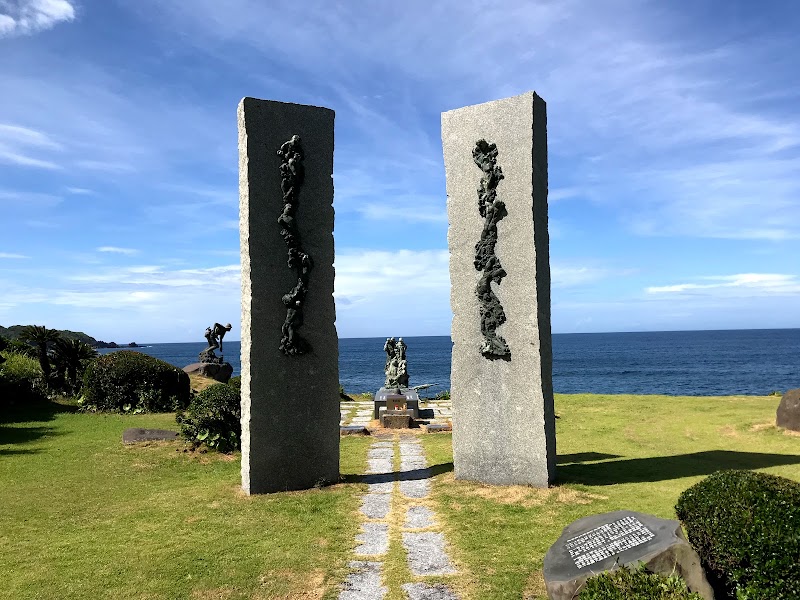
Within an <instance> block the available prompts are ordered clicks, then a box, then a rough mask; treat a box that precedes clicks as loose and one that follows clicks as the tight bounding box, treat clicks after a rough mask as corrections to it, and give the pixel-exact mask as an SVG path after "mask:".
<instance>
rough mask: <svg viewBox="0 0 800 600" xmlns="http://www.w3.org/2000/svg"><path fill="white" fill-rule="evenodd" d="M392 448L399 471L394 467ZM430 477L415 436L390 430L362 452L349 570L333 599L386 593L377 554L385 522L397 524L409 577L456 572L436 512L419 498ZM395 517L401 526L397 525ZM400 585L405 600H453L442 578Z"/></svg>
mask: <svg viewBox="0 0 800 600" xmlns="http://www.w3.org/2000/svg"><path fill="white" fill-rule="evenodd" d="M397 450H399V453H400V471H399V472H395V471H394V461H395V456H396V452H397ZM430 477H431V473H430V469H428V466H427V462H426V460H425V453H424V451H423V449H422V445H421V444H420V443H419V441H418V440H417V439H416V438H415V436H410V435H396V436H395V437H394V439H393V440H391V441H390V440H389V439H388V438H386V439H383V440H379V441H375V442H374V443H373V444H372V446H371V447H370V449H369V452H368V454H367V475H366V476H365V477H364V481H365V482H366V483H367V493H366V494H364V496H363V497H362V499H361V515H362V518H363V522H362V524H361V533H359V534H358V535H357V536H356V541H357V542H358V546H357V547H356V548H355V550H354V553H355V555H356V560H353V561H351V562H350V569H351V570H352V572H351V573H350V575H349V576H348V577H347V580H346V581H345V582H344V584H342V589H341V592H340V594H339V600H373V599H374V600H380V599H382V598H384V597H385V596H386V594H387V593H388V592H389V590H388V588H387V587H386V586H385V585H383V582H382V569H383V560H382V559H383V557H384V556H385V555H386V553H387V552H388V551H389V544H390V535H389V532H390V528H391V527H399V529H400V531H399V533H400V536H399V537H400V539H401V543H402V545H403V549H404V550H405V554H406V561H407V563H408V568H409V570H410V571H411V573H412V575H413V576H414V578H415V579H424V578H425V577H427V576H432V575H451V574H454V573H456V569H455V567H454V566H453V563H452V562H451V560H450V557H449V556H448V554H447V543H446V541H445V537H444V533H443V532H442V531H441V524H440V522H439V520H438V519H437V517H436V513H435V512H434V511H433V510H432V509H431V508H430V506H429V505H428V504H425V503H424V501H425V500H427V499H428V496H429V494H430V489H431V481H430ZM398 516H401V517H402V519H398V518H397V517H398ZM401 521H402V525H397V523H400V522H401ZM393 523H394V525H393ZM395 539H397V537H396V538H395ZM401 587H402V589H403V591H404V592H405V595H406V597H407V598H408V599H409V600H458V596H456V595H455V594H454V593H453V592H452V591H451V590H450V588H449V587H448V586H447V585H446V584H443V583H438V584H434V585H432V584H429V583H426V582H425V581H424V580H423V581H412V582H408V583H404V584H402V585H401Z"/></svg>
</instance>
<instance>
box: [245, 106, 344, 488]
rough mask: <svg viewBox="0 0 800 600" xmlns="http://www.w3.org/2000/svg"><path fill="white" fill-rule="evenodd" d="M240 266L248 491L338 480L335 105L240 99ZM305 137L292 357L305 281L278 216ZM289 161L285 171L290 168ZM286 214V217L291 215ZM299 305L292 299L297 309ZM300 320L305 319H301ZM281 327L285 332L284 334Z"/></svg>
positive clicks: (296, 218)
mask: <svg viewBox="0 0 800 600" xmlns="http://www.w3.org/2000/svg"><path fill="white" fill-rule="evenodd" d="M238 118H239V192H240V204H239V223H240V239H241V262H242V342H241V347H242V488H243V489H244V490H245V491H246V492H247V493H250V494H255V493H266V492H279V491H283V490H297V489H305V488H310V487H312V486H315V485H320V484H324V483H328V482H334V481H336V480H337V479H338V477H339V365H338V359H339V349H338V338H337V336H336V327H335V325H334V321H335V318H336V315H335V308H334V303H333V276H334V274H333V258H334V251H333V206H332V203H333V181H332V178H331V177H332V173H333V120H334V113H333V111H332V110H330V109H327V108H319V107H315V106H303V105H299V104H287V103H283V102H272V101H267V100H256V99H255V98H245V99H244V100H242V101H241V103H240V104H239V110H238ZM295 135H297V136H300V140H299V145H300V146H301V147H302V151H301V152H302V168H303V170H304V177H303V179H302V184H301V185H298V186H296V187H297V188H298V189H297V190H296V201H295V203H294V204H295V205H296V212H295V214H294V216H293V218H294V221H293V223H294V225H293V227H295V228H296V231H297V233H298V234H299V236H296V237H299V239H300V241H301V244H302V250H303V251H304V252H305V253H307V254H308V255H309V256H310V257H311V261H312V265H313V268H312V269H311V270H310V271H309V272H308V275H307V288H308V291H307V293H305V295H304V297H303V302H302V315H301V316H300V315H295V316H294V317H293V318H292V319H291V321H292V323H293V324H294V326H295V327H294V329H295V333H296V334H298V335H299V337H300V338H302V340H303V344H304V345H305V346H307V351H306V353H304V354H297V355H287V354H285V353H284V351H283V350H282V349H281V347H282V345H283V341H282V338H283V339H285V335H284V334H285V323H286V322H287V306H286V305H285V304H284V301H283V298H284V296H285V295H286V294H289V293H290V292H292V290H293V289H295V288H296V286H297V285H298V279H299V277H300V275H299V272H298V270H297V268H291V267H289V266H288V265H287V257H288V246H287V241H285V239H284V237H285V234H284V235H282V233H281V230H282V229H283V228H285V226H283V225H280V224H279V222H278V218H279V217H281V215H282V212H283V211H284V209H285V203H284V193H285V192H286V190H285V189H282V175H283V176H284V177H283V184H284V187H286V182H285V181H286V180H285V175H286V171H287V168H289V167H291V168H295V167H294V166H292V165H289V167H287V162H286V160H285V159H284V158H283V157H282V156H279V155H278V151H279V150H280V149H281V148H282V147H284V148H285V147H286V146H285V144H286V142H289V141H290V140H291V139H292V137H293V136H295ZM282 163H283V164H284V166H283V171H282V166H281V165H282ZM284 218H285V217H284ZM293 305H294V304H293V303H292V306H293ZM298 317H299V318H298ZM282 329H283V330H282Z"/></svg>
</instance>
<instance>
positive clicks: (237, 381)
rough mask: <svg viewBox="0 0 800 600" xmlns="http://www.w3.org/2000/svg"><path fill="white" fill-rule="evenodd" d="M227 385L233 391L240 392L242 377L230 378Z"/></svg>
mask: <svg viewBox="0 0 800 600" xmlns="http://www.w3.org/2000/svg"><path fill="white" fill-rule="evenodd" d="M228 385H229V386H231V387H232V388H234V389H237V390H239V391H241V389H242V376H241V375H237V376H236V377H231V378H230V379H228Z"/></svg>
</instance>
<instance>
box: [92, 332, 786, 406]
mask: <svg viewBox="0 0 800 600" xmlns="http://www.w3.org/2000/svg"><path fill="white" fill-rule="evenodd" d="M403 339H404V341H405V342H406V343H407V344H408V350H407V357H408V372H409V375H410V384H411V385H412V386H413V385H422V384H427V383H430V384H433V386H432V387H431V388H429V389H427V390H425V391H424V392H423V395H426V396H433V395H435V394H436V393H438V392H441V391H443V390H447V389H450V353H451V348H452V345H451V342H450V338H449V337H447V336H432V337H409V338H403ZM384 341H385V338H344V339H340V340H339V381H340V383H341V384H342V386H344V389H345V391H346V392H347V393H360V392H374V391H375V390H377V389H378V388H379V387H380V386H381V385H382V384H383V379H384V376H383V366H384V362H385V357H386V355H385V354H384V352H383V343H384ZM223 346H224V349H225V353H224V356H225V359H226V360H227V361H228V362H230V363H231V365H233V369H234V375H238V374H239V373H240V362H239V350H240V347H239V342H233V341H230V342H229V341H225V342H224V344H223ZM205 347H206V344H205V342H198V343H193V342H192V343H173V344H143V347H142V348H137V350H138V351H140V352H144V353H145V354H149V355H151V356H155V357H157V358H160V359H162V360H164V361H166V362H168V363H170V364H173V365H175V366H177V367H184V366H186V365H188V364H190V363H193V362H197V355H198V354H199V353H200V351H201V350H203V349H204V348H205ZM110 351H112V350H107V349H103V350H100V353H101V354H105V353H107V352H110ZM796 387H800V329H748V330H727V331H660V332H650V333H568V334H554V335H553V388H554V390H555V391H556V392H557V393H565V394H575V393H584V392H587V393H600V394H666V395H673V396H683V395H686V396H729V395H757V396H760V395H766V394H769V393H771V392H773V391H776V390H777V391H780V392H785V391H786V390H787V389H791V388H796Z"/></svg>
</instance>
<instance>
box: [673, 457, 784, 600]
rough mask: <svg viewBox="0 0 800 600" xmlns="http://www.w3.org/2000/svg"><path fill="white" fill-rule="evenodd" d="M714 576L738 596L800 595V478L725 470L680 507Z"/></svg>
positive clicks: (746, 599) (779, 598) (773, 598)
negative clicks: (797, 480)
mask: <svg viewBox="0 0 800 600" xmlns="http://www.w3.org/2000/svg"><path fill="white" fill-rule="evenodd" d="M675 511H676V513H677V515H678V518H679V519H680V520H681V521H682V522H683V525H684V527H685V528H686V533H687V537H688V539H689V542H690V543H691V544H692V546H694V548H695V550H697V553H698V554H699V555H700V558H701V560H702V562H703V566H704V567H705V568H706V571H707V572H708V574H709V575H710V579H711V581H712V582H713V581H715V580H716V582H719V584H721V585H722V586H723V587H724V590H719V591H720V592H722V593H727V594H729V595H730V597H732V598H738V599H740V600H753V599H761V598H765V599H766V598H769V599H770V600H797V598H800V483H798V482H796V481H792V480H791V479H786V478H783V477H776V476H774V475H767V474H765V473H755V472H752V471H719V472H717V473H714V474H713V475H711V476H709V477H707V478H706V479H704V480H703V481H701V482H699V483H697V484H696V485H693V486H692V487H690V488H689V489H687V490H685V491H684V492H683V493H682V494H681V495H680V497H679V498H678V504H677V506H676V507H675Z"/></svg>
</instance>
